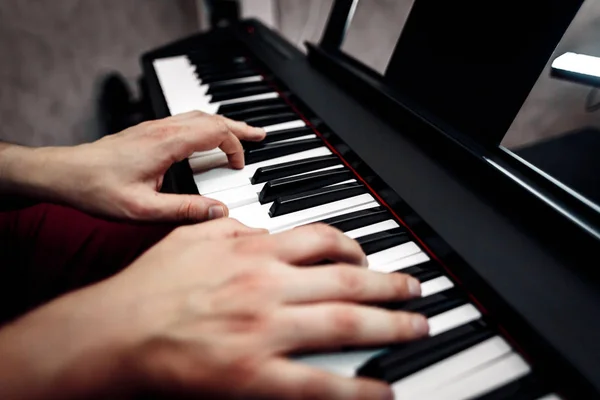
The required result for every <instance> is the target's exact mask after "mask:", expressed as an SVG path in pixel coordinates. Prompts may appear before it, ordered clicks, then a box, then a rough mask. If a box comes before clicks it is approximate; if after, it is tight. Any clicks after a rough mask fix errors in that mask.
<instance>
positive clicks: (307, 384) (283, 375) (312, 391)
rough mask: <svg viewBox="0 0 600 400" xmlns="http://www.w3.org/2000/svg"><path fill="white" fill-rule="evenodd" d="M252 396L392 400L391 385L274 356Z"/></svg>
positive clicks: (251, 387) (289, 399)
mask: <svg viewBox="0 0 600 400" xmlns="http://www.w3.org/2000/svg"><path fill="white" fill-rule="evenodd" d="M244 392H245V393H246V394H247V395H248V397H252V398H260V399H278V400H302V399H311V400H338V399H339V400H348V399H352V400H392V399H393V395H392V392H391V389H390V387H389V386H388V385H386V384H384V383H382V382H377V381H375V380H372V379H367V378H344V377H341V376H337V375H334V374H331V373H329V372H325V371H321V370H318V369H315V368H312V367H309V366H307V365H302V364H299V363H297V362H294V361H292V360H286V359H280V358H276V359H271V360H269V361H267V362H265V363H263V364H262V365H261V366H260V369H259V371H258V372H257V373H256V375H255V376H254V379H252V381H251V382H250V384H249V385H247V386H245V387H244Z"/></svg>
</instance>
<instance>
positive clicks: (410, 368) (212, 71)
mask: <svg viewBox="0 0 600 400" xmlns="http://www.w3.org/2000/svg"><path fill="white" fill-rule="evenodd" d="M154 68H155V71H156V74H157V76H158V79H159V82H160V85H161V88H162V90H163V94H164V98H165V100H166V102H167V105H168V107H169V109H170V112H171V114H172V115H176V114H180V113H184V112H188V111H191V110H201V111H204V112H206V113H211V114H220V115H224V116H226V117H229V118H233V119H236V120H242V121H245V122H247V123H249V124H251V125H255V126H262V127H264V128H265V130H266V131H267V136H266V139H265V141H264V142H261V143H243V145H244V149H245V158H246V166H245V168H244V169H242V170H232V169H229V168H227V166H226V164H227V158H226V157H225V156H224V154H222V152H221V151H220V150H218V149H216V150H212V151H207V152H202V153H195V154H193V155H192V156H191V157H190V158H189V164H190V166H191V168H192V171H193V172H194V181H195V183H196V186H197V188H198V192H199V193H200V194H202V195H204V196H207V197H211V198H214V199H218V200H220V201H222V202H224V203H225V204H227V206H228V207H229V209H230V217H232V218H235V219H238V220H239V221H240V222H242V223H244V224H246V225H248V226H252V227H260V228H266V229H268V230H269V231H270V232H281V231H285V230H287V229H292V228H294V227H296V226H300V225H304V224H309V223H313V222H322V223H325V224H328V225H331V226H334V227H336V228H338V229H340V230H342V231H343V232H344V233H345V234H346V235H348V236H349V237H352V238H354V239H356V240H357V241H358V242H359V243H360V244H361V246H362V248H363V250H364V251H365V253H366V254H367V258H368V260H369V268H370V269H372V270H375V271H380V272H384V273H394V272H403V273H406V274H410V275H412V276H414V277H416V278H417V279H419V280H420V281H421V283H422V297H421V298H419V299H414V300H410V301H407V302H403V303H398V304H385V305H382V307H388V308H392V309H396V310H409V311H414V312H419V313H422V314H424V315H425V316H426V317H427V318H428V320H429V325H430V335H429V337H428V338H425V339H423V340H419V341H416V342H411V343H403V344H398V345H393V346H387V347H380V348H370V349H349V350H346V351H342V352H336V353H325V354H309V355H298V356H295V359H296V360H297V361H299V362H303V363H306V364H309V365H312V366H314V367H316V368H320V369H323V370H326V371H330V372H332V373H334V374H339V375H342V376H347V377H352V376H365V377H371V378H376V379H381V380H384V381H387V382H389V383H390V385H391V387H392V389H393V392H394V394H395V397H396V398H398V399H404V398H406V399H408V398H419V399H423V400H424V399H432V400H433V399H444V400H452V399H457V400H458V399H481V400H494V399H507V398H510V399H528V400H529V399H532V400H533V399H539V400H550V399H559V397H558V396H557V395H556V394H553V393H551V392H550V391H549V389H548V388H547V387H546V385H544V384H543V383H542V382H540V381H539V380H538V379H537V378H536V374H535V373H534V371H533V370H532V366H530V365H529V364H528V363H527V361H526V360H525V359H524V358H523V357H522V356H521V355H520V354H519V353H518V352H517V351H516V350H515V349H514V348H513V347H512V346H511V345H510V343H508V342H507V341H506V340H505V339H504V338H503V337H502V335H501V334H500V333H499V332H497V331H496V330H495V329H494V328H493V326H491V325H489V324H488V323H486V321H485V318H483V316H482V314H481V312H480V311H479V310H478V308H477V307H476V306H475V305H474V304H472V303H471V301H470V300H469V297H468V296H467V295H466V294H465V293H463V292H462V290H461V289H460V288H459V287H457V286H455V284H454V282H453V280H452V278H451V277H450V276H448V275H447V274H446V273H445V270H444V268H443V267H442V266H440V265H439V264H438V263H437V262H436V261H435V260H433V259H431V258H430V257H429V255H428V253H427V252H426V251H425V250H424V249H423V248H422V247H421V245H420V244H419V243H418V241H417V240H415V238H413V237H412V235H411V233H410V232H409V231H408V230H407V229H405V228H404V227H403V226H402V225H400V224H399V223H398V222H397V221H396V219H395V217H394V216H393V215H392V214H391V213H390V212H389V211H388V210H387V209H386V208H385V207H383V206H382V205H381V204H380V203H379V202H378V200H377V199H376V198H375V197H373V196H372V195H371V193H370V192H369V190H368V188H366V187H365V186H364V185H363V183H361V182H360V181H359V180H357V179H356V176H355V175H354V173H353V172H352V171H351V170H349V169H348V168H347V167H346V166H345V165H344V163H343V162H342V160H340V159H339V158H338V156H336V155H335V154H333V153H332V152H331V151H330V150H329V148H328V147H327V146H326V145H325V143H324V142H323V141H322V140H321V139H320V137H318V136H317V135H316V134H315V132H314V131H313V130H312V128H311V127H309V126H307V124H306V122H305V120H304V118H302V117H301V116H300V115H297V114H296V112H295V111H294V109H292V107H290V106H289V104H288V103H286V101H285V99H284V98H282V96H281V94H280V92H279V91H277V90H275V89H274V87H276V83H274V81H273V80H272V78H271V77H270V76H268V75H264V74H263V73H261V72H259V70H258V69H256V68H255V67H254V66H253V63H252V61H251V60H250V59H249V58H248V57H244V56H235V57H221V58H219V59H217V60H211V61H210V62H207V61H203V60H201V59H199V58H197V57H195V56H186V55H182V56H176V57H171V58H164V59H158V60H155V61H154Z"/></svg>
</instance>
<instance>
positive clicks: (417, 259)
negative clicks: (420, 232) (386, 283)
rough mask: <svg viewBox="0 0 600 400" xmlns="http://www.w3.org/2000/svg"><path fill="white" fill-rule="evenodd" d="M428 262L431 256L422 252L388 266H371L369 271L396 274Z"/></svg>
mask: <svg viewBox="0 0 600 400" xmlns="http://www.w3.org/2000/svg"><path fill="white" fill-rule="evenodd" d="M427 261H429V256H428V255H427V254H426V253H424V252H422V251H420V252H419V253H417V254H413V255H412V256H408V257H404V258H401V259H400V260H395V261H392V262H390V263H387V264H383V265H369V269H372V270H373V271H379V272H394V271H398V270H402V269H403V268H408V267H412V266H413V265H418V264H422V263H424V262H427Z"/></svg>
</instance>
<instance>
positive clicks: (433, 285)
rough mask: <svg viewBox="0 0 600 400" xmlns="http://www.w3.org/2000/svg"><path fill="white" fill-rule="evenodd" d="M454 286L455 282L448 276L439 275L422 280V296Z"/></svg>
mask: <svg viewBox="0 0 600 400" xmlns="http://www.w3.org/2000/svg"><path fill="white" fill-rule="evenodd" d="M453 287H454V282H452V281H451V280H450V279H449V278H448V277H447V276H438V277H437V278H431V279H428V280H425V281H422V282H421V296H423V297H425V296H431V295H434V294H436V293H441V292H444V291H446V290H448V289H452V288H453Z"/></svg>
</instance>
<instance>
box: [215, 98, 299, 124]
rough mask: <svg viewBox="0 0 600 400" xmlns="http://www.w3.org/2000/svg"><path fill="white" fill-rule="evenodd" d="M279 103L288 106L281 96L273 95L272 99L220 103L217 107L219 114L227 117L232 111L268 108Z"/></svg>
mask: <svg viewBox="0 0 600 400" xmlns="http://www.w3.org/2000/svg"><path fill="white" fill-rule="evenodd" d="M281 105H283V106H286V107H289V106H288V105H287V103H286V102H285V101H284V100H283V99H282V98H281V97H275V98H272V99H263V100H256V101H250V102H246V103H238V104H229V105H222V106H221V108H219V113H220V114H221V115H223V116H225V117H228V118H229V116H230V115H231V114H233V113H244V112H251V111H252V110H253V109H260V108H265V107H266V108H269V107H274V106H281ZM232 119H236V118H232Z"/></svg>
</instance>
